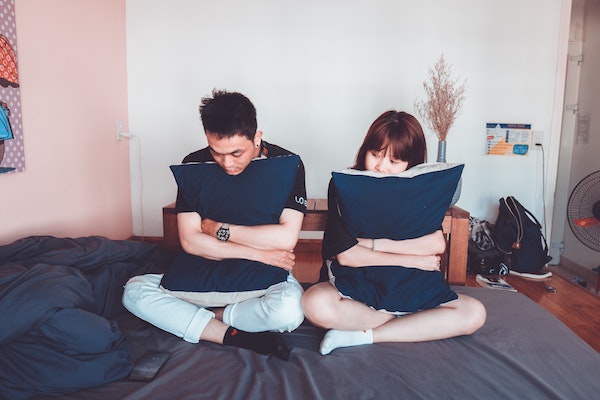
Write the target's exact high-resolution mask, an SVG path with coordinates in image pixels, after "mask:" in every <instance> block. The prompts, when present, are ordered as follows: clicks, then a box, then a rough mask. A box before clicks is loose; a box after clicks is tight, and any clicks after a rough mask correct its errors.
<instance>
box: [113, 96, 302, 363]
mask: <svg viewBox="0 0 600 400" xmlns="http://www.w3.org/2000/svg"><path fill="white" fill-rule="evenodd" d="M200 116H201V119H202V123H203V125H204V131H205V134H206V139H207V142H208V147H206V148H204V149H201V150H199V151H196V152H194V153H191V154H189V155H187V156H186V157H185V158H184V160H183V162H184V164H185V163H192V162H194V163H197V162H207V161H213V162H215V163H216V164H218V165H219V166H220V167H221V168H222V169H223V171H225V173H226V174H227V175H232V176H235V175H239V174H241V173H242V172H243V171H245V170H246V168H247V167H248V166H249V165H250V163H251V162H252V160H254V159H256V158H269V157H278V156H283V155H290V154H292V153H290V152H289V151H287V150H285V149H282V148H281V147H278V146H275V145H272V144H269V143H266V142H264V141H263V140H262V132H261V131H259V130H257V123H256V110H255V108H254V106H253V105H252V103H251V102H250V100H249V99H248V98H246V97H245V96H244V95H242V94H240V93H234V92H226V91H213V96H212V97H208V98H204V99H202V104H201V105H200ZM248 195H249V196H251V195H252V193H248ZM286 195H287V199H288V200H287V202H286V204H285V207H284V209H283V211H282V212H281V215H280V217H279V223H276V224H266V225H255V226H244V225H234V224H230V223H228V222H227V221H214V220H210V219H208V218H202V217H201V216H200V214H199V213H198V210H196V209H194V206H192V205H190V204H188V201H186V199H185V198H184V196H182V195H181V188H180V189H179V190H178V196H177V205H176V211H177V224H178V230H179V236H180V240H181V246H182V248H183V250H184V251H185V253H187V254H183V256H184V257H188V258H189V257H191V256H195V257H197V258H198V259H199V260H217V261H219V260H228V259H244V260H252V261H257V262H259V263H262V264H266V265H269V266H274V267H278V268H281V269H283V270H285V271H291V270H292V268H293V266H294V258H295V256H294V253H293V249H294V247H295V246H296V242H297V240H298V236H299V233H300V229H301V225H302V220H303V218H304V213H305V211H306V201H305V198H306V188H305V183H304V166H303V165H302V162H300V164H299V166H298V169H297V172H296V178H295V183H294V185H293V189H292V191H291V193H289V195H288V194H286ZM190 255H191V256H190ZM172 269H173V266H172ZM209 273H210V272H209ZM168 274H171V270H170V271H169V272H168V273H167V275H168ZM164 278H167V276H165V277H163V276H162V275H157V274H149V275H144V276H138V277H134V278H132V279H131V280H130V281H129V282H128V283H127V285H126V286H125V293H124V295H123V304H124V305H125V307H126V308H127V309H128V310H129V311H131V312H132V313H133V314H135V315H136V316H138V317H140V318H142V319H144V320H146V321H148V322H150V323H152V324H154V325H156V326H158V327H159V328H161V329H163V330H165V331H167V332H170V333H173V334H174V335H177V336H179V337H182V338H183V339H184V340H186V341H188V342H192V343H197V342H198V341H199V340H206V341H210V342H214V343H220V344H224V345H232V346H237V347H242V348H246V349H251V350H254V351H256V352H258V353H261V354H274V355H276V356H278V357H280V358H282V359H287V358H288V357H289V349H288V347H287V346H286V345H285V343H284V342H283V341H282V339H281V337H280V335H278V334H277V333H274V332H271V331H280V332H283V331H292V330H294V329H296V328H297V327H298V326H299V325H300V324H301V323H302V321H303V319H304V315H303V312H302V306H301V297H302V293H303V291H302V287H301V286H300V284H299V283H298V282H297V281H296V279H294V277H293V276H292V275H291V274H289V276H288V277H287V280H285V281H283V282H280V283H277V284H275V285H273V286H271V287H269V288H268V289H267V290H266V292H265V293H264V295H262V296H260V297H256V298H250V299H247V300H243V301H240V302H237V303H233V304H228V305H227V306H225V307H224V308H214V309H211V310H209V309H207V308H205V307H201V306H198V305H197V304H192V303H191V302H188V301H185V300H182V299H181V298H178V297H176V296H175V295H173V292H171V291H169V290H166V291H165V288H164V287H167V286H168V285H167V284H166V283H165V280H167V281H168V279H164Z"/></svg>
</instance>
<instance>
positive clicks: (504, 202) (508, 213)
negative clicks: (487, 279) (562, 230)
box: [494, 196, 552, 273]
mask: <svg viewBox="0 0 600 400" xmlns="http://www.w3.org/2000/svg"><path fill="white" fill-rule="evenodd" d="M494 241H495V242H496V247H497V248H498V250H500V251H501V252H502V253H504V255H505V257H506V261H507V264H508V267H509V268H510V269H512V270H514V271H517V272H523V273H538V272H540V271H541V270H542V268H544V266H545V265H546V264H547V263H548V262H549V261H550V260H552V257H550V256H549V255H548V244H547V243H546V238H545V237H544V235H543V233H542V226H541V225H540V223H539V222H538V220H537V219H536V218H535V216H534V215H533V214H532V213H531V212H530V211H529V210H527V209H526V208H525V207H523V206H522V205H521V203H519V202H518V201H517V199H515V198H514V197H512V196H508V197H506V198H501V199H500V209H499V212H498V219H497V220H496V225H495V228H494Z"/></svg>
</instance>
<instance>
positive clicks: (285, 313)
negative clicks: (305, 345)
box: [264, 284, 304, 332]
mask: <svg viewBox="0 0 600 400" xmlns="http://www.w3.org/2000/svg"><path fill="white" fill-rule="evenodd" d="M280 289H281V290H280V291H277V293H267V294H266V295H265V298H264V300H265V302H266V304H267V307H269V310H270V314H271V318H270V319H271V322H272V324H273V328H272V330H278V331H280V332H283V331H288V332H291V331H293V330H294V329H296V328H297V327H299V326H300V324H301V323H302V321H304V312H303V311H302V293H303V291H302V287H301V286H299V285H292V284H285V285H282V287H281V288H280Z"/></svg>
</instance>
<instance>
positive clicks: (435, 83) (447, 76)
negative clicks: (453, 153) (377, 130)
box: [415, 54, 465, 205]
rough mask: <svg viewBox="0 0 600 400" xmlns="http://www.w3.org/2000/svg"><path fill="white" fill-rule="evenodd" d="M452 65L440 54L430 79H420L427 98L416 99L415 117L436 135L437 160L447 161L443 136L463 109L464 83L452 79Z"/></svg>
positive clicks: (456, 199) (458, 191) (457, 194)
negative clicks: (422, 80)
mask: <svg viewBox="0 0 600 400" xmlns="http://www.w3.org/2000/svg"><path fill="white" fill-rule="evenodd" d="M451 72H452V71H451V67H450V65H448V63H447V62H446V59H445V58H444V55H443V54H442V55H441V56H440V58H439V59H438V61H437V62H436V63H435V65H434V66H433V68H431V69H430V70H429V79H428V80H426V81H424V82H423V88H424V89H425V93H426V95H427V99H426V100H416V101H415V110H416V112H417V116H418V117H419V118H420V119H421V120H422V121H423V122H424V123H425V126H426V127H427V128H428V129H429V130H431V131H432V132H434V133H435V134H436V135H437V138H438V153H437V160H436V161H437V162H444V163H445V162H446V138H447V136H448V132H449V131H450V128H451V127H452V125H453V124H454V121H455V120H456V118H457V117H458V116H459V115H460V113H461V111H462V105H463V102H464V99H465V83H464V82H462V83H459V81H458V79H453V78H452V74H451ZM461 186H462V182H461V181H459V182H458V186H457V188H456V192H455V193H454V196H453V198H452V205H454V204H456V202H457V201H458V199H459V197H460V192H461Z"/></svg>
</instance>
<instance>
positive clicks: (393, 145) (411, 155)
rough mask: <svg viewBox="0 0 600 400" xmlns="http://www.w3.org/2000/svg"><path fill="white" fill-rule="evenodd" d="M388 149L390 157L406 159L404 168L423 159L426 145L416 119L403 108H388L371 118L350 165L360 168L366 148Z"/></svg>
mask: <svg viewBox="0 0 600 400" xmlns="http://www.w3.org/2000/svg"><path fill="white" fill-rule="evenodd" d="M388 148H389V150H390V154H391V156H392V158H393V159H396V160H402V161H406V162H408V167H407V169H408V168H411V167H414V166H415V165H418V164H422V163H424V162H425V161H427V144H426V141H425V135H424V134H423V128H421V124H420V123H419V121H417V119H416V118H415V117H413V116H412V115H410V114H408V113H405V112H403V111H394V110H391V111H386V112H384V113H383V114H381V115H380V116H379V117H377V119H376V120H375V121H373V123H372V124H371V126H370V127H369V130H368V131H367V135H366V136H365V139H364V141H363V143H362V145H361V146H360V149H358V153H357V154H356V163H355V164H354V166H353V167H352V168H354V169H358V170H361V171H364V170H365V159H366V157H367V153H368V152H369V151H381V150H386V149H388Z"/></svg>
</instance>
